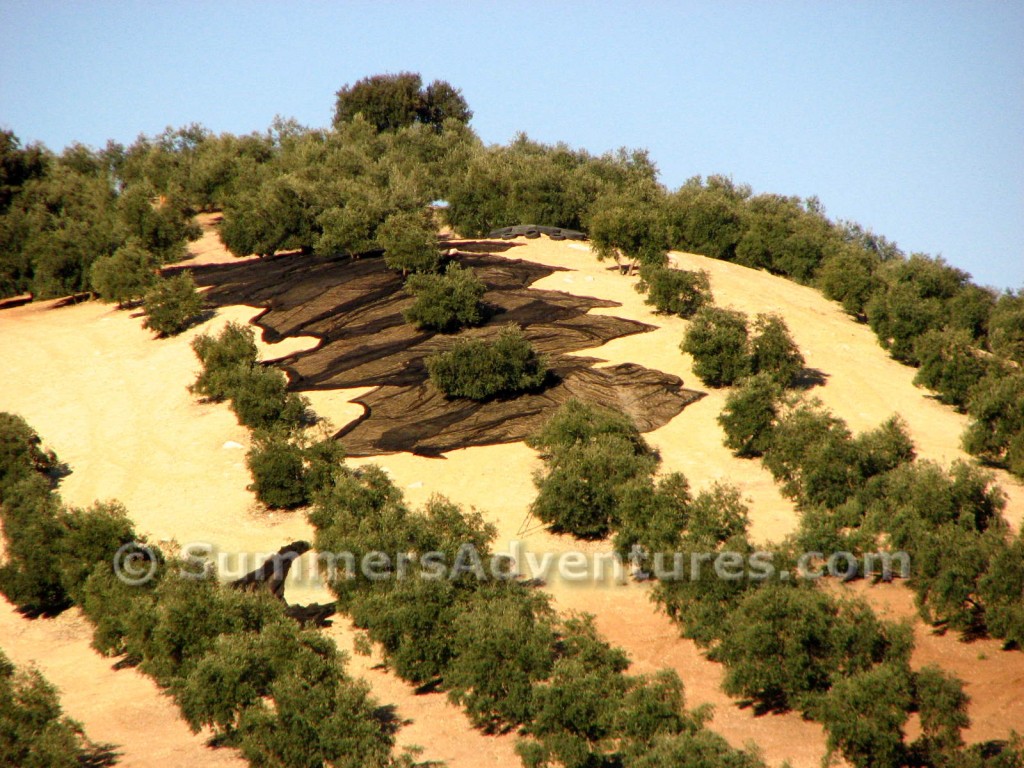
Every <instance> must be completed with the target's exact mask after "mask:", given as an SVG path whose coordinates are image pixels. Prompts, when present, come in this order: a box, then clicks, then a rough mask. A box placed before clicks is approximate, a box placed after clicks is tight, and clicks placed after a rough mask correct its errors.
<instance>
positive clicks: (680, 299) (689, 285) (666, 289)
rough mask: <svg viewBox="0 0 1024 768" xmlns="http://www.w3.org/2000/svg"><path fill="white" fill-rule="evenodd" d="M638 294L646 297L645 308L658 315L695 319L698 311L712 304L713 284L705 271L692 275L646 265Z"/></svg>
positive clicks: (678, 270)
mask: <svg viewBox="0 0 1024 768" xmlns="http://www.w3.org/2000/svg"><path fill="white" fill-rule="evenodd" d="M636 290H637V292H638V293H646V294H647V298H646V299H644V303H645V304H650V305H651V306H653V307H654V308H655V309H657V311H658V312H663V313H665V314H670V315H679V316H680V317H692V316H693V315H694V314H695V313H696V312H697V310H699V309H701V308H702V307H704V306H706V305H708V304H711V303H712V301H713V300H714V299H713V298H712V295H711V281H710V280H709V279H708V273H707V272H705V271H704V270H701V271H699V272H691V271H688V270H685V269H671V268H669V267H660V266H652V265H645V266H643V267H641V268H640V281H639V282H638V283H637V284H636Z"/></svg>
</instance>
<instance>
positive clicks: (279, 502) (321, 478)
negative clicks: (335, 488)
mask: <svg viewBox="0 0 1024 768" xmlns="http://www.w3.org/2000/svg"><path fill="white" fill-rule="evenodd" d="M343 458H344V449H343V448H342V446H341V443H339V442H338V441H336V440H334V439H333V438H332V437H330V436H324V437H323V439H321V440H319V441H314V442H311V441H310V440H309V439H307V438H305V437H303V436H298V435H296V436H291V435H289V434H288V433H287V432H286V431H282V430H269V431H267V430H264V431H260V432H257V433H256V435H255V436H254V439H253V446H252V448H250V449H249V452H248V453H247V454H246V456H245V463H246V466H247V467H248V468H249V473H250V474H251V475H252V484H251V485H250V486H249V490H250V491H252V492H253V493H255V494H256V498H257V499H259V500H260V501H261V502H263V503H264V504H266V505H267V506H268V507H272V508H274V509H293V508H295V507H301V506H303V505H304V504H308V503H309V501H310V499H312V498H313V496H314V495H315V494H316V493H317V492H318V491H319V490H320V489H321V488H322V487H324V486H325V485H326V484H327V483H328V482H330V478H331V476H332V475H333V473H334V470H335V469H337V468H338V467H340V466H341V462H342V459H343Z"/></svg>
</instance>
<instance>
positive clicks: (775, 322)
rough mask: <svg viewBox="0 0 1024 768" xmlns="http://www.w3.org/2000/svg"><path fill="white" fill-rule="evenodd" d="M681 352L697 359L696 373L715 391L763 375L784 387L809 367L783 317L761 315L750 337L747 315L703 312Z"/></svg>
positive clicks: (716, 309) (712, 309) (707, 309)
mask: <svg viewBox="0 0 1024 768" xmlns="http://www.w3.org/2000/svg"><path fill="white" fill-rule="evenodd" d="M680 349H682V351H683V352H685V353H687V354H689V355H691V356H692V357H693V372H694V373H695V374H697V377H698V378H699V379H700V380H701V381H702V382H704V384H706V385H708V386H710V387H727V386H730V385H732V384H735V383H737V382H739V381H742V380H744V379H745V378H746V377H748V376H758V375H760V376H762V377H764V378H765V379H767V380H769V381H771V382H773V383H774V384H776V385H778V386H779V387H782V388H785V387H789V386H791V385H792V384H793V383H794V381H795V380H796V378H797V376H798V375H799V374H800V372H801V371H802V370H803V368H804V357H803V355H802V354H801V352H800V349H799V348H798V347H797V345H796V342H794V341H793V338H792V337H791V336H790V334H789V328H787V327H786V322H785V321H784V320H783V319H782V318H781V317H779V316H778V315H770V314H760V315H758V316H757V318H756V319H755V321H754V335H753V337H751V336H750V332H749V330H748V327H747V317H746V315H744V314H743V313H742V312H739V311H737V310H732V309H722V308H720V307H714V306H709V307H704V308H703V309H701V310H700V311H699V312H697V314H696V315H695V316H694V318H693V321H692V322H691V323H690V324H689V326H688V327H687V329H686V335H685V337H684V338H683V341H682V343H681V344H680Z"/></svg>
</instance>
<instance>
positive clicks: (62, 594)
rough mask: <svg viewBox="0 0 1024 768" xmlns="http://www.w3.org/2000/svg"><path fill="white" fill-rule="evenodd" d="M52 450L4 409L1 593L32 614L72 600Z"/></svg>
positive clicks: (0, 428)
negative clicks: (61, 550)
mask: <svg viewBox="0 0 1024 768" xmlns="http://www.w3.org/2000/svg"><path fill="white" fill-rule="evenodd" d="M59 467H60V464H59V463H58V461H57V457H56V456H55V455H54V454H53V452H52V451H43V450H42V449H41V448H40V440H39V437H38V435H37V434H36V432H35V430H33V429H32V428H31V427H30V426H29V425H28V423H27V422H25V420H24V419H22V418H21V417H20V416H16V415H14V414H10V413H0V518H2V522H3V535H4V538H5V542H6V544H5V549H6V560H7V562H5V563H4V564H3V565H2V566H0V592H3V593H4V595H6V596H7V599H8V600H10V601H11V602H12V603H14V604H15V605H16V606H18V609H19V610H21V611H22V612H24V613H26V614H29V615H39V614H49V613H59V612H60V611H62V610H64V609H65V608H66V607H68V605H69V603H70V601H69V599H68V595H67V592H66V590H65V589H64V585H63V583H62V581H61V573H60V563H59V560H58V547H59V546H60V543H61V538H62V536H63V535H64V532H65V529H64V526H63V525H62V522H61V519H60V515H61V509H60V499H59V497H58V496H57V495H56V494H55V493H53V491H52V487H53V476H52V475H53V472H54V471H55V470H56V469H58V468H59Z"/></svg>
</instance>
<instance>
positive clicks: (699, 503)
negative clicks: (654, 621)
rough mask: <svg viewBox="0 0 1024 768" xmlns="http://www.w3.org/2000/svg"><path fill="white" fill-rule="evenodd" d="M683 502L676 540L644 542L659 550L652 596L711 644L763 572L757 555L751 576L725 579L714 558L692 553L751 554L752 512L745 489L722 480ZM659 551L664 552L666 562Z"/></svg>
mask: <svg viewBox="0 0 1024 768" xmlns="http://www.w3.org/2000/svg"><path fill="white" fill-rule="evenodd" d="M677 506H682V517H683V525H682V528H681V530H679V531H677V532H676V535H675V537H674V539H662V540H661V542H658V541H657V540H656V539H655V540H653V541H652V540H647V541H642V543H643V544H644V545H645V546H647V547H649V549H650V551H651V552H652V553H653V568H652V567H651V566H650V561H648V566H647V567H648V570H652V571H653V574H654V575H655V576H656V577H657V578H658V581H657V583H656V584H655V586H654V592H653V595H652V598H653V599H654V600H655V601H656V602H657V603H659V604H660V605H661V606H662V608H663V609H664V610H665V612H666V613H667V614H668V615H669V616H670V617H671V618H672V619H673V620H674V621H676V622H678V623H679V624H680V625H681V626H682V632H683V635H684V636H686V637H689V638H691V639H693V640H695V641H696V642H697V643H698V644H699V645H702V646H709V645H711V644H712V643H714V642H715V641H716V640H717V639H718V638H720V637H721V635H722V632H723V631H724V624H725V621H726V619H727V618H728V616H729V614H730V612H731V611H732V610H734V608H735V607H736V605H737V604H738V603H739V601H740V600H741V599H742V597H743V596H744V595H745V594H746V593H747V591H748V590H750V589H753V588H755V587H757V586H758V584H759V583H760V580H761V576H760V574H759V573H758V572H757V570H758V569H757V568H756V567H755V564H754V563H753V561H752V560H751V561H750V568H749V571H748V572H747V573H746V574H745V575H743V576H741V577H740V578H722V577H720V576H719V574H718V573H717V572H716V571H715V568H714V564H713V563H712V562H710V558H707V557H705V558H703V559H701V558H700V557H698V558H697V559H696V560H694V559H693V557H692V555H693V554H697V555H700V554H701V553H719V552H731V553H736V554H737V555H740V556H742V557H744V558H750V557H751V556H752V554H753V547H751V545H750V543H749V541H748V540H747V533H746V531H747V524H748V512H747V508H746V506H745V505H744V504H743V502H742V501H741V499H740V494H739V491H737V490H736V489H735V488H732V487H729V486H725V485H717V484H716V485H714V486H712V487H711V488H710V489H708V490H704V491H701V492H700V493H699V494H697V496H696V498H694V499H693V500H692V501H691V502H689V503H686V504H685V505H684V504H683V503H682V502H677ZM677 514H678V513H677ZM659 552H661V553H664V554H663V556H662V560H661V562H660V563H659V561H658V553H659ZM676 553H679V557H676Z"/></svg>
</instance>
